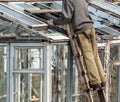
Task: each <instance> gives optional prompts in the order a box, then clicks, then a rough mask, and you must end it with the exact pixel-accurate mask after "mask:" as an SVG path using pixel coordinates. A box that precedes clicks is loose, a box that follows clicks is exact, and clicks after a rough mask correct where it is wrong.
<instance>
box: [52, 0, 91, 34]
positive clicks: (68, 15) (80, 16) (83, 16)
mask: <svg viewBox="0 0 120 102" xmlns="http://www.w3.org/2000/svg"><path fill="white" fill-rule="evenodd" d="M53 23H54V24H55V25H63V24H66V23H72V26H73V29H74V31H75V33H82V32H84V31H85V30H86V29H89V28H92V27H93V21H92V19H91V17H90V15H89V13H88V4H87V3H86V1H85V0H63V7H62V16H61V17H60V18H58V19H56V20H53Z"/></svg>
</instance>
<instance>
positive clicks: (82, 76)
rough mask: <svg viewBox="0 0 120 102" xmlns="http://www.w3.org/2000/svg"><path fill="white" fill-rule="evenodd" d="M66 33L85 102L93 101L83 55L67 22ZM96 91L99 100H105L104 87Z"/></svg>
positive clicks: (102, 101)
mask: <svg viewBox="0 0 120 102" xmlns="http://www.w3.org/2000/svg"><path fill="white" fill-rule="evenodd" d="M67 34H68V37H69V38H70V45H71V48H72V52H73V56H74V59H75V61H76V65H77V70H78V79H79V82H81V83H82V86H83V90H84V92H85V97H86V101H87V102H95V101H94V99H93V95H92V90H91V89H90V85H89V80H88V77H87V72H86V70H85V65H84V61H83V56H82V54H81V49H80V48H79V46H78V44H77V40H76V36H75V34H74V32H73V29H72V26H71V25H70V24H67ZM96 91H97V92H98V96H99V100H100V102H106V98H105V92H104V89H102V88H101V89H98V90H96Z"/></svg>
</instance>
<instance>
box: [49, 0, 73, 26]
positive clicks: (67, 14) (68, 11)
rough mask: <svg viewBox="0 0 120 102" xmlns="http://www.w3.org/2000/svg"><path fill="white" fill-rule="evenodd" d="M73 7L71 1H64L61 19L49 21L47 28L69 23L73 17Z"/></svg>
mask: <svg viewBox="0 0 120 102" xmlns="http://www.w3.org/2000/svg"><path fill="white" fill-rule="evenodd" d="M73 10H74V9H73V5H72V2H71V0H64V1H63V5H62V15H61V17H59V18H57V19H53V20H49V21H48V22H47V23H48V25H49V26H53V25H64V24H66V23H69V22H70V21H71V19H72V16H73Z"/></svg>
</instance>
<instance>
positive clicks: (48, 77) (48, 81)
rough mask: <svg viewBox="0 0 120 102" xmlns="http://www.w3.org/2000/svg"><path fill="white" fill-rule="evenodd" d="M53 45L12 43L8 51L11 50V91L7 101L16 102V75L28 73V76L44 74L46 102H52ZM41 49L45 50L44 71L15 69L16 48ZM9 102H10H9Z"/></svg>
mask: <svg viewBox="0 0 120 102" xmlns="http://www.w3.org/2000/svg"><path fill="white" fill-rule="evenodd" d="M50 46H51V45H50V44H48V43H43V44H42V43H10V45H9V47H8V49H9V61H8V62H9V77H8V78H9V79H8V80H9V82H8V83H9V84H8V86H9V88H8V89H10V90H9V91H8V97H7V99H8V100H9V102H15V100H14V94H15V93H14V74H15V73H27V74H31V73H38V74H41V73H42V74H44V85H45V87H44V98H43V100H44V102H51V101H50V100H51V75H50V74H51V64H50V61H51V59H50V58H51V47H50ZM22 47H24V48H40V47H43V49H44V52H43V53H44V58H43V60H44V61H43V69H40V70H39V71H37V70H33V69H32V70H31V71H30V70H29V71H27V70H18V71H15V70H14V67H15V65H16V63H15V62H16V61H15V56H16V55H15V50H16V48H22ZM7 102H8V101H7Z"/></svg>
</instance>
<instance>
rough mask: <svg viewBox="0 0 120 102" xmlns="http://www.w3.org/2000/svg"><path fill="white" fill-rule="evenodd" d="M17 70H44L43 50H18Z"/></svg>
mask: <svg viewBox="0 0 120 102" xmlns="http://www.w3.org/2000/svg"><path fill="white" fill-rule="evenodd" d="M15 60H16V61H17V68H16V69H42V68H43V48H17V49H16V59H15Z"/></svg>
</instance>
